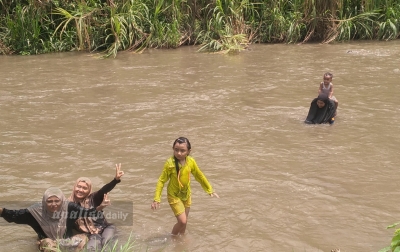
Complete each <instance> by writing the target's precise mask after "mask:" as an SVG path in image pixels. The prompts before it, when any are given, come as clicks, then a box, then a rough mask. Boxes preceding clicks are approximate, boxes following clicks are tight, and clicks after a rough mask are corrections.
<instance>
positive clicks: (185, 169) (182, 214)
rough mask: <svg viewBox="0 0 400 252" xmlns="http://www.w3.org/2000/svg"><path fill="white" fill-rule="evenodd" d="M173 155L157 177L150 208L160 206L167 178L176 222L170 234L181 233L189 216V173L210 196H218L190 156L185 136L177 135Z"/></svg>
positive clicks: (190, 201) (169, 197)
mask: <svg viewBox="0 0 400 252" xmlns="http://www.w3.org/2000/svg"><path fill="white" fill-rule="evenodd" d="M172 149H173V156H172V157H170V158H169V159H167V161H166V162H165V164H164V169H163V171H162V173H161V175H160V177H159V179H158V182H157V186H156V192H155V194H154V201H153V203H152V204H151V209H153V210H155V209H157V208H159V207H160V202H161V193H162V190H163V187H164V184H165V182H167V181H168V180H169V183H168V187H167V196H168V203H169V205H170V207H171V209H172V211H173V212H174V215H175V217H176V220H177V223H176V224H175V225H174V227H173V228H172V232H171V234H172V235H179V234H180V235H183V234H184V233H185V230H186V224H187V220H188V216H189V210H190V205H191V203H192V200H191V190H190V173H192V174H193V176H194V178H195V179H196V180H197V181H198V182H199V183H200V185H201V187H202V188H203V189H204V191H205V192H207V193H208V194H209V195H210V196H211V197H213V196H215V197H217V198H219V196H218V195H217V194H216V193H215V192H214V191H213V188H212V187H211V185H210V183H209V182H208V180H207V178H206V177H205V176H204V174H203V173H202V172H201V170H200V169H199V167H198V166H197V164H196V161H195V160H194V158H192V157H190V156H189V154H190V150H191V145H190V142H189V140H188V139H187V138H185V137H179V138H178V139H176V140H175V142H174V143H173V145H172Z"/></svg>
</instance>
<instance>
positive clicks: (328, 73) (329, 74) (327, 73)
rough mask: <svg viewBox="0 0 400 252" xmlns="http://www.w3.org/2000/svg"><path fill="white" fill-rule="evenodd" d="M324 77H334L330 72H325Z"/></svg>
mask: <svg viewBox="0 0 400 252" xmlns="http://www.w3.org/2000/svg"><path fill="white" fill-rule="evenodd" d="M324 77H329V78H333V74H331V73H330V72H326V73H324Z"/></svg>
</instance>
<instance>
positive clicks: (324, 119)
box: [304, 98, 336, 124]
mask: <svg viewBox="0 0 400 252" xmlns="http://www.w3.org/2000/svg"><path fill="white" fill-rule="evenodd" d="M318 100H319V99H318V98H315V99H314V100H313V101H312V102H311V105H310V109H309V111H308V115H307V118H306V120H305V121H304V122H305V123H307V124H321V123H330V124H332V123H333V122H334V116H335V114H336V106H335V102H334V101H333V100H331V99H326V100H324V101H323V102H324V103H325V106H324V107H322V108H319V107H318V105H317V101H318Z"/></svg>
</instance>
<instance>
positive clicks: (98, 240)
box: [69, 164, 124, 251]
mask: <svg viewBox="0 0 400 252" xmlns="http://www.w3.org/2000/svg"><path fill="white" fill-rule="evenodd" d="M115 167H116V168H115V177H114V179H113V180H112V181H111V182H110V183H108V184H106V185H104V186H103V187H102V188H101V189H100V190H98V191H95V192H92V182H91V181H90V179H88V178H85V177H81V178H78V179H77V180H76V182H75V185H74V188H73V190H72V194H71V196H70V197H69V201H71V202H75V203H77V204H80V205H81V206H82V207H85V208H96V209H97V210H99V211H100V210H101V209H103V208H104V207H106V206H107V205H109V202H110V201H109V200H108V193H109V192H110V191H111V190H112V189H114V187H115V186H116V185H117V184H118V183H120V182H121V177H122V176H123V175H124V172H123V171H121V164H116V165H115ZM75 229H77V230H78V231H80V232H84V233H87V234H89V241H88V243H87V244H86V249H87V251H96V250H98V251H100V250H101V249H102V248H103V246H104V245H105V244H106V243H107V242H108V241H110V240H111V239H112V238H113V237H114V235H115V226H114V225H112V224H111V223H109V222H107V220H106V218H105V217H104V215H103V214H100V215H98V216H97V217H85V218H79V219H78V220H77V221H76V223H75Z"/></svg>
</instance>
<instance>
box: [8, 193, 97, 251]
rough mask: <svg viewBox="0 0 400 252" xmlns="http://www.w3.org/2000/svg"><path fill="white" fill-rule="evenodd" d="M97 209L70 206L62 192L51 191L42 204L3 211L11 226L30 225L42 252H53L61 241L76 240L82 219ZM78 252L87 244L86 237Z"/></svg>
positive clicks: (71, 204) (75, 205) (45, 194)
mask: <svg viewBox="0 0 400 252" xmlns="http://www.w3.org/2000/svg"><path fill="white" fill-rule="evenodd" d="M96 213H97V211H96V209H94V208H92V209H85V208H83V207H81V206H79V205H78V204H76V203H73V202H68V201H67V200H66V199H65V196H64V194H63V193H62V192H61V190H60V189H58V188H55V187H50V188H49V189H47V190H46V191H45V192H44V195H43V198H42V202H41V203H37V204H34V205H32V206H30V207H28V208H26V209H20V210H9V209H6V208H0V215H1V217H3V218H4V219H5V220H6V221H7V222H14V223H17V224H26V225H29V226H31V227H32V228H33V230H35V231H36V233H37V235H38V238H39V240H40V241H39V242H38V245H39V249H40V250H41V251H53V250H51V249H52V248H53V249H54V248H56V247H57V242H56V241H57V239H64V238H70V237H72V229H73V227H74V223H75V221H76V220H77V219H78V217H79V216H80V215H82V214H83V215H96ZM79 238H81V239H82V241H81V242H80V244H79V246H78V247H77V250H76V251H79V250H80V249H82V248H83V246H84V245H85V243H86V239H85V236H83V237H82V236H80V237H79Z"/></svg>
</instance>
